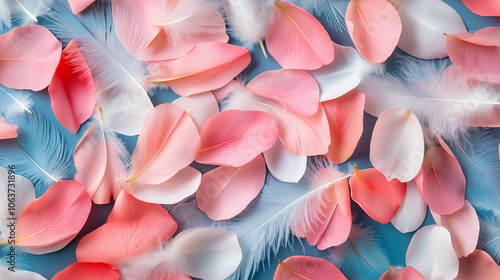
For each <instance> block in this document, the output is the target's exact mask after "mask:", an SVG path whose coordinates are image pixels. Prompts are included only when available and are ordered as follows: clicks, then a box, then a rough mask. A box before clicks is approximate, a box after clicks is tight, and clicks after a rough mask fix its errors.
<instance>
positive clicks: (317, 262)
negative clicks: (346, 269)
mask: <svg viewBox="0 0 500 280" xmlns="http://www.w3.org/2000/svg"><path fill="white" fill-rule="evenodd" d="M303 279H311V280H331V279H335V280H347V278H346V277H345V276H344V274H342V272H340V270H339V269H338V268H337V267H336V266H335V265H334V264H333V263H331V262H329V261H327V260H325V259H321V258H314V257H308V256H291V257H289V258H287V259H286V260H285V261H283V262H282V261H280V263H279V264H278V267H277V268H276V272H275V273H274V278H273V280H303Z"/></svg>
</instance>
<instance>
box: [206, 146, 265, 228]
mask: <svg viewBox="0 0 500 280" xmlns="http://www.w3.org/2000/svg"><path fill="white" fill-rule="evenodd" d="M265 180H266V164H265V162H264V158H263V157H262V156H261V155H258V156H257V157H255V158H254V159H253V160H252V161H250V162H249V163H247V164H245V165H243V166H240V167H229V166H221V167H218V168H216V169H214V170H212V171H210V172H208V173H205V174H204V175H203V176H202V178H201V184H200V187H199V188H198V191H197V192H196V200H197V202H198V207H199V208H200V210H202V211H203V212H205V213H206V214H207V216H208V217H209V218H210V219H212V220H225V219H230V218H232V217H234V216H236V215H238V214H239V213H241V211H243V210H244V209H245V208H246V207H247V205H248V204H249V203H250V202H251V201H252V200H253V199H254V198H255V197H256V196H257V195H258V194H259V192H260V190H261V189H262V187H263V186H264V181H265Z"/></svg>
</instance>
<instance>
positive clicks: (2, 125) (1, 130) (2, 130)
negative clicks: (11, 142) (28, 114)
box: [0, 117, 17, 140]
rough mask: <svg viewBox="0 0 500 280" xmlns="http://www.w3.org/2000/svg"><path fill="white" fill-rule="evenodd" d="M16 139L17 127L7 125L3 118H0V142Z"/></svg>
mask: <svg viewBox="0 0 500 280" xmlns="http://www.w3.org/2000/svg"><path fill="white" fill-rule="evenodd" d="M16 137H17V125H14V124H9V123H7V121H6V120H5V119H4V118H3V117H0V140H2V139H12V138H16Z"/></svg>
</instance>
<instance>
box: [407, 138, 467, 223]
mask: <svg viewBox="0 0 500 280" xmlns="http://www.w3.org/2000/svg"><path fill="white" fill-rule="evenodd" d="M426 142H427V151H426V152H425V157H424V162H423V164H422V168H421V169H420V172H419V173H418V175H417V177H415V182H416V184H417V186H418V190H419V191H420V193H421V194H422V198H423V199H424V201H425V202H426V203H427V205H429V208H430V209H431V211H432V212H434V213H436V214H438V215H449V214H451V213H453V212H455V211H458V210H459V209H460V208H462V207H463V205H464V199H465V187H466V182H465V176H464V174H463V172H462V168H461V167H460V164H459V163H458V160H457V159H456V158H455V156H454V155H453V153H452V152H451V150H450V148H449V147H448V145H446V143H445V142H444V141H443V140H442V139H441V138H440V137H437V141H436V142H435V141H433V140H429V139H427V141H426Z"/></svg>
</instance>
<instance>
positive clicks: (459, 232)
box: [431, 200, 479, 258]
mask: <svg viewBox="0 0 500 280" xmlns="http://www.w3.org/2000/svg"><path fill="white" fill-rule="evenodd" d="M431 213H432V212H431ZM432 217H433V218H434V221H436V224H437V225H438V226H443V227H445V228H446V229H447V230H448V231H449V232H450V234H451V243H452V244H453V249H455V252H456V253H457V256H458V257H459V258H461V257H467V256H468V255H469V254H471V253H472V252H474V249H476V245H477V241H478V238H479V218H478V217H477V214H476V210H475V209H474V207H472V205H471V204H470V203H469V202H468V201H467V200H466V201H465V204H464V206H463V207H462V209H460V210H458V211H456V212H454V213H452V214H450V215H441V216H440V215H437V214H434V213H432Z"/></svg>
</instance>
